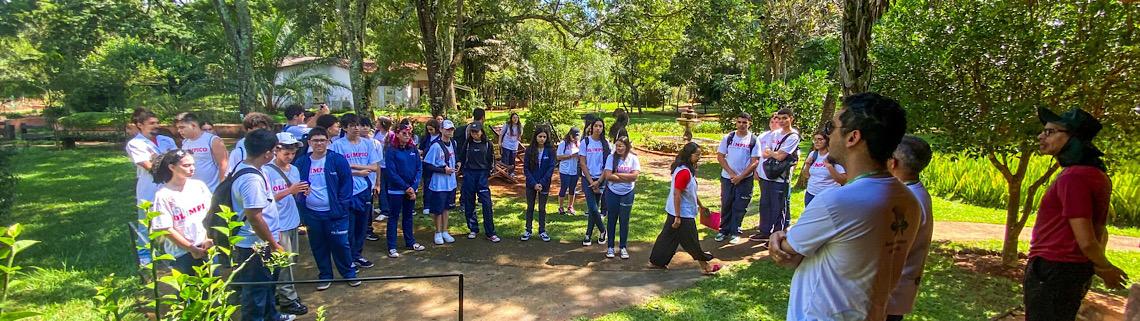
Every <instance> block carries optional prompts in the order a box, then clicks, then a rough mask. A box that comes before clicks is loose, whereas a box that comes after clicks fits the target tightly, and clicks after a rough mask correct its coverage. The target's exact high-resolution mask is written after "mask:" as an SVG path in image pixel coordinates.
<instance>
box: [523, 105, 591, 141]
mask: <svg viewBox="0 0 1140 321" xmlns="http://www.w3.org/2000/svg"><path fill="white" fill-rule="evenodd" d="M519 116H520V117H522V119H524V120H525V121H523V137H522V141H523V142H530V137H531V135H532V134H533V133H534V128H535V126H536V125H539V124H542V125H550V126H553V127H554V128H552V129H557V128H559V125H573V126H579V125H580V124H581V121H580V119H579V118H578V114H577V113H575V112H574V108H573V106H571V105H570V104H569V103H557V104H551V103H546V102H535V103H534V104H532V105H530V107H527V109H526V112H524V113H523V114H521V115H519ZM564 133H565V132H556V133H553V134H554V135H553V137H552V138H550V139H553V140H555V141H558V140H560V139H562V136H561V134H564Z"/></svg>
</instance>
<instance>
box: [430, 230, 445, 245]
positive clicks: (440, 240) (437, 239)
mask: <svg viewBox="0 0 1140 321" xmlns="http://www.w3.org/2000/svg"><path fill="white" fill-rule="evenodd" d="M432 241H435V245H443V234H442V233H439V232H436V233H435V239H433V240H432Z"/></svg>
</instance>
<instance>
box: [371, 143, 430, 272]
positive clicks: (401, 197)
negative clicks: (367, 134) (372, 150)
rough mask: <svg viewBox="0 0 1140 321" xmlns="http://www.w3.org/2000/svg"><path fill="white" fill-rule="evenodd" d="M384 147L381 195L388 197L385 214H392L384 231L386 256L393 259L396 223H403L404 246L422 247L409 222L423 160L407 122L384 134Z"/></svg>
mask: <svg viewBox="0 0 1140 321" xmlns="http://www.w3.org/2000/svg"><path fill="white" fill-rule="evenodd" d="M386 146H387V148H385V149H384V162H385V166H384V168H383V170H384V174H383V177H384V179H385V183H384V190H385V193H384V195H381V197H387V198H388V213H389V214H390V215H392V217H391V218H390V219H388V228H387V233H386V234H387V235H386V236H387V239H388V257H390V258H397V257H400V252H399V251H398V250H397V249H396V229H397V228H398V227H400V225H402V226H403V232H404V246H406V247H408V248H410V249H412V250H415V251H423V250H424V246H423V245H420V243H417V242H416V237H415V235H413V232H414V231H415V226H413V221H412V212H413V211H415V207H416V187H419V180H420V178H421V177H423V175H422V174H421V172H422V171H423V163H422V162H421V161H420V153H419V150H418V149H416V144H415V140H413V139H412V126H411V125H407V124H404V125H400V127H398V128H396V130H394V131H393V134H392V135H388V142H387V143H386Z"/></svg>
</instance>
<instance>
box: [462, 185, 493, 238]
mask: <svg viewBox="0 0 1140 321" xmlns="http://www.w3.org/2000/svg"><path fill="white" fill-rule="evenodd" d="M490 178H491V171H490V170H485V169H464V170H463V189H462V191H461V193H462V196H463V197H461V200H462V201H463V214H464V216H466V218H467V229H468V230H471V232H472V233H479V218H478V217H477V216H475V200H476V198H478V201H479V204H480V205H482V209H483V231H484V232H486V233H487V237H490V236H492V235H495V209H494V208H493V207H492V204H491V187H490V185H489V184H490V183H489V182H488V180H489V179H490Z"/></svg>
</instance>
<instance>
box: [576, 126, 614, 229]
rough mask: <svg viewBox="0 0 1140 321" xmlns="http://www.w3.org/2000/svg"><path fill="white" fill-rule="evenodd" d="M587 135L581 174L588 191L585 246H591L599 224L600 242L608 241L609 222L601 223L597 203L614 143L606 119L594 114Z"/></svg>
mask: <svg viewBox="0 0 1140 321" xmlns="http://www.w3.org/2000/svg"><path fill="white" fill-rule="evenodd" d="M587 124H589V126H588V127H587V128H586V133H587V135H586V137H583V138H582V143H581V144H580V145H579V146H580V149H579V150H578V169H579V171H580V172H581V173H582V192H583V193H585V194H586V238H585V239H584V240H582V246H590V244H592V241H591V240H590V238H591V237H593V235H594V226H597V227H598V231H599V232H600V233H599V236H598V244H602V243H605V242H606V225H605V223H602V213H601V211H599V209H598V203H599V202H601V199H602V169H603V168H604V166H605V165H604V163H605V162H606V156H609V154H610V150H612V149H613V146H612V145H610V142H608V141H606V135H605V132H606V121H605V120H603V119H601V118H600V117H596V118H595V117H591V118H590V119H589V121H588V122H587Z"/></svg>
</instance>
